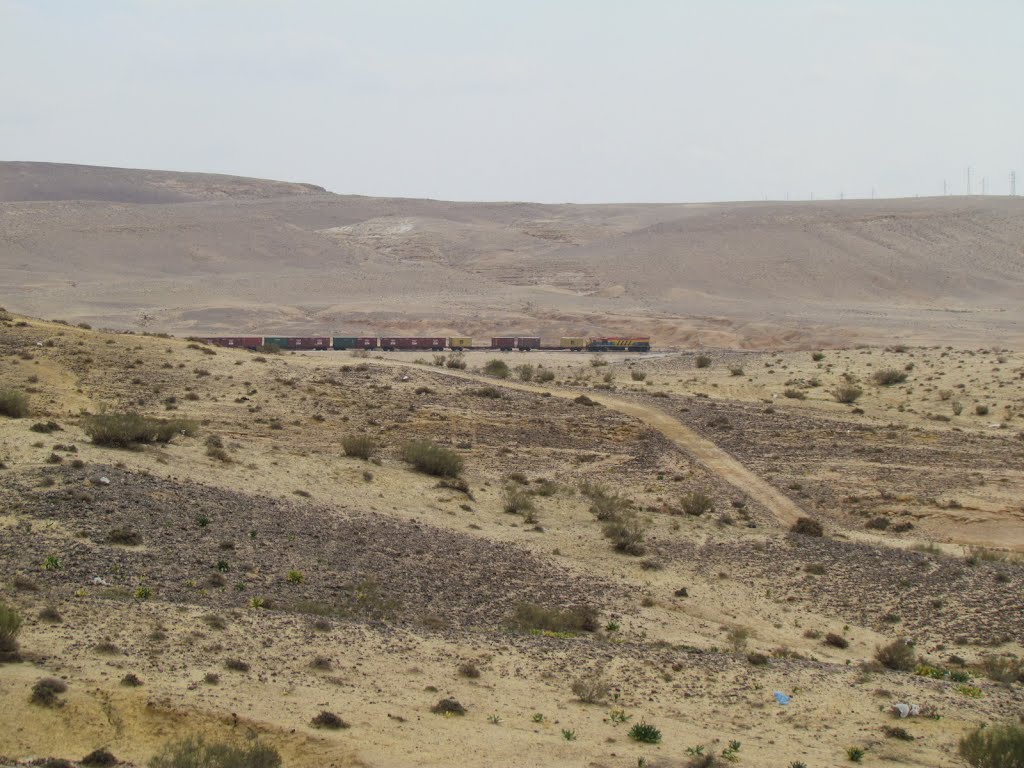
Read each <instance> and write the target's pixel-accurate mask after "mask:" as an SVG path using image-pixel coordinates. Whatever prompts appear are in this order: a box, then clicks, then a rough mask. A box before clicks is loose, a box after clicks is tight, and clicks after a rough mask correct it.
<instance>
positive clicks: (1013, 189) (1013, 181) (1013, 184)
mask: <svg viewBox="0 0 1024 768" xmlns="http://www.w3.org/2000/svg"><path fill="white" fill-rule="evenodd" d="M1016 196H1017V172H1016V171H1010V197H1016Z"/></svg>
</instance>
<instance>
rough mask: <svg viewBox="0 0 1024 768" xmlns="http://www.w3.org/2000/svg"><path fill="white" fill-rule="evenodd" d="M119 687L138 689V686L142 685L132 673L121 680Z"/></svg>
mask: <svg viewBox="0 0 1024 768" xmlns="http://www.w3.org/2000/svg"><path fill="white" fill-rule="evenodd" d="M121 685H123V686H125V687H126V688H138V687H139V686H140V685H142V680H140V679H139V676H138V675H136V674H135V673H134V672H129V673H128V674H126V675H125V676H124V677H122V678H121Z"/></svg>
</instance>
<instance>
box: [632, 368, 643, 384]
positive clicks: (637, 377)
mask: <svg viewBox="0 0 1024 768" xmlns="http://www.w3.org/2000/svg"><path fill="white" fill-rule="evenodd" d="M629 377H630V378H631V379H632V380H633V381H643V380H644V379H646V378H647V371H638V370H635V369H634V370H632V371H630V372H629Z"/></svg>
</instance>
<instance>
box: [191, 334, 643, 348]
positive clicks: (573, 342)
mask: <svg viewBox="0 0 1024 768" xmlns="http://www.w3.org/2000/svg"><path fill="white" fill-rule="evenodd" d="M193 340H194V341H200V342H202V343H204V344H209V345H211V346H215V347H236V348H239V349H257V348H258V347H263V346H267V347H278V348H280V349H288V350H306V349H309V350H317V351H323V350H330V349H333V350H345V349H366V350H370V349H382V350H384V351H385V352H393V351H395V350H410V349H415V350H430V351H432V352H442V351H444V350H446V349H450V350H452V351H453V352H462V351H465V350H473V349H493V350H495V351H499V352H511V351H512V350H516V349H517V350H519V351H520V352H529V351H530V350H532V349H546V350H562V351H567V352H582V351H584V350H586V351H587V352H650V351H651V337H650V336H597V337H591V338H584V337H582V336H563V337H562V338H560V339H559V341H558V343H557V344H552V345H544V344H542V343H541V337H540V336H494V337H492V338H491V339H490V344H488V345H480V346H474V345H473V339H472V338H471V337H469V336H450V337H446V336H201V337H193Z"/></svg>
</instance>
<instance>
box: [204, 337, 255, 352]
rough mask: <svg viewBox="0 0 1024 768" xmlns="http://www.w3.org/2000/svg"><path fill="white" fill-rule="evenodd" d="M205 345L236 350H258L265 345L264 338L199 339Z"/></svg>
mask: <svg viewBox="0 0 1024 768" xmlns="http://www.w3.org/2000/svg"><path fill="white" fill-rule="evenodd" d="M196 341H201V342H202V343H203V344H209V345H210V346H213V347H234V348H236V349H256V347H258V346H260V344H262V343H263V337H262V336H203V337H201V338H197V339H196Z"/></svg>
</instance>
